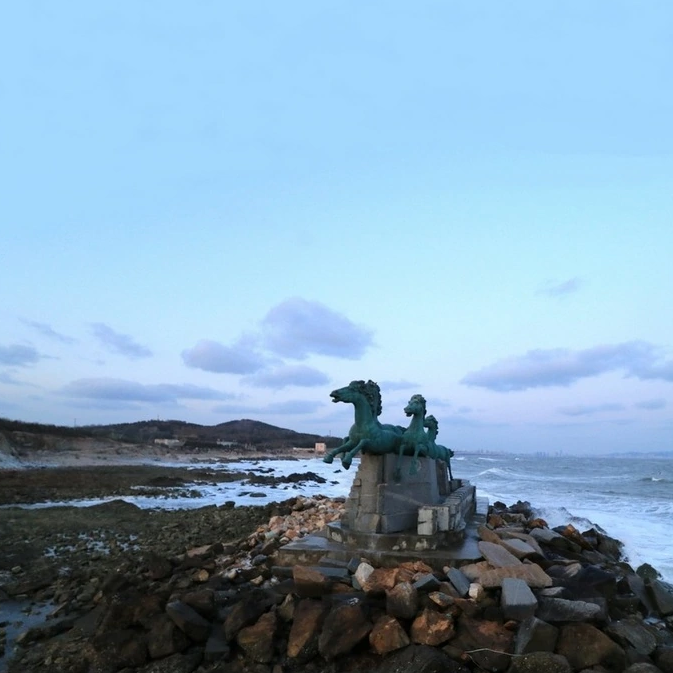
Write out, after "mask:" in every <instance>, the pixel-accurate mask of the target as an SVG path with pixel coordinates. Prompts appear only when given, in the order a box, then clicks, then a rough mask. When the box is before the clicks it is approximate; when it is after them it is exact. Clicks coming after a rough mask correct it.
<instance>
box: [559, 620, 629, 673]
mask: <svg viewBox="0 0 673 673" xmlns="http://www.w3.org/2000/svg"><path fill="white" fill-rule="evenodd" d="M556 652H557V653H558V654H562V655H563V656H564V657H565V658H566V659H567V660H568V661H569V662H570V665H571V666H572V667H573V668H574V669H575V670H578V671H581V670H582V669H583V668H591V667H592V666H603V668H605V669H606V670H608V671H610V672H611V673H612V672H614V673H621V671H623V670H624V668H626V655H625V653H624V650H623V649H622V648H621V647H619V645H617V643H616V642H615V641H614V640H612V639H611V638H609V637H608V636H606V635H605V634H604V633H603V632H602V631H600V630H598V629H597V628H596V627H595V626H593V625H592V624H585V623H580V624H566V625H564V626H562V627H561V630H560V633H559V638H558V642H557V644H556Z"/></svg>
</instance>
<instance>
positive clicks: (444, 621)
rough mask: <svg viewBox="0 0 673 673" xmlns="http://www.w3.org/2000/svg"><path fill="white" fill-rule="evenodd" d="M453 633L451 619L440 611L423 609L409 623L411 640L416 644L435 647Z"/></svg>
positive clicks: (451, 636)
mask: <svg viewBox="0 0 673 673" xmlns="http://www.w3.org/2000/svg"><path fill="white" fill-rule="evenodd" d="M454 635H455V629H454V626H453V619H452V618H451V617H450V616H448V615H445V614H442V613H441V612H435V611H434V610H430V609H427V608H426V609H425V610H423V612H421V613H420V614H419V615H418V617H416V619H414V621H413V623H412V625H411V640H412V641H413V642H414V643H416V644H417V645H430V646H432V647H436V646H437V645H441V644H442V643H445V642H447V641H448V640H451V638H453V636H454Z"/></svg>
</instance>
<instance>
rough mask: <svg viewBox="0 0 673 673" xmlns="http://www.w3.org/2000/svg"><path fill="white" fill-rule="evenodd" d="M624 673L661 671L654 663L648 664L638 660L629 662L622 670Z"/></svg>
mask: <svg viewBox="0 0 673 673" xmlns="http://www.w3.org/2000/svg"><path fill="white" fill-rule="evenodd" d="M624 673H661V669H660V668H658V667H657V666H655V665H654V664H648V663H647V662H645V661H639V662H637V663H635V664H631V665H630V666H629V667H628V668H626V669H625V670H624Z"/></svg>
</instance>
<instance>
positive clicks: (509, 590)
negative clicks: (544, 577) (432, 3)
mask: <svg viewBox="0 0 673 673" xmlns="http://www.w3.org/2000/svg"><path fill="white" fill-rule="evenodd" d="M500 606H501V607H502V610H503V614H504V616H505V619H516V620H519V621H521V620H523V619H526V617H531V616H532V615H534V614H535V610H536V608H537V598H535V596H534V595H533V592H532V591H531V590H530V589H529V588H528V585H527V584H526V583H525V582H524V581H523V580H520V579H515V578H513V577H506V578H505V579H504V580H503V581H502V596H501V598H500Z"/></svg>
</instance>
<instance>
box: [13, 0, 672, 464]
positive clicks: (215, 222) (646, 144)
mask: <svg viewBox="0 0 673 673" xmlns="http://www.w3.org/2000/svg"><path fill="white" fill-rule="evenodd" d="M5 19H6V20H5V21H4V22H3V23H4V25H3V27H2V29H0V30H1V31H2V35H1V36H0V37H1V39H0V56H2V62H3V63H4V67H3V70H2V78H1V81H0V84H1V87H0V96H1V98H0V129H2V130H1V131H0V156H1V157H2V162H0V172H1V174H0V203H1V204H2V210H1V212H2V232H3V233H2V246H0V297H1V302H0V415H1V416H4V417H9V418H19V419H23V420H29V421H40V422H47V423H58V424H66V425H71V424H73V423H75V422H76V423H77V424H85V423H108V422H119V421H135V420H143V419H148V418H162V419H169V418H178V419H183V420H188V421H194V422H198V423H204V424H209V425H210V424H215V423H219V422H223V421H227V420H232V419H236V418H254V419H258V420H262V421H265V422H269V423H273V424H276V425H281V426H283V427H289V428H293V429H296V430H304V431H309V432H317V433H323V434H327V433H330V434H333V435H343V434H345V433H346V432H347V430H348V427H349V424H350V422H351V418H352V408H351V407H349V406H347V405H342V404H340V405H334V404H332V403H331V401H330V399H329V392H330V391H331V390H332V389H334V388H337V387H341V386H342V385H345V384H347V383H348V382H349V381H351V380H352V379H365V380H366V379H373V380H375V381H378V382H379V383H380V385H381V388H382V394H383V406H384V411H383V415H382V417H381V420H382V421H384V422H392V423H399V424H403V423H406V419H405V417H404V415H403V412H402V409H403V407H404V405H405V403H406V401H407V400H408V399H409V397H410V396H411V395H412V394H414V393H422V394H423V395H424V396H425V397H426V398H427V399H428V412H429V413H433V414H434V415H435V416H437V418H438V419H439V421H440V435H439V439H440V440H441V441H442V443H443V444H445V445H447V446H452V447H455V448H456V449H457V450H460V449H461V448H463V449H466V450H467V449H488V450H507V451H572V452H578V453H592V452H604V451H613V450H616V451H627V450H636V451H637V450H666V449H673V443H672V441H671V437H672V435H673V432H672V431H673V417H672V413H671V411H672V409H673V311H671V306H672V303H671V302H672V300H671V296H672V291H673V264H672V263H671V258H672V253H671V251H672V250H673V222H672V217H671V213H672V208H671V194H672V193H673V134H672V133H671V122H670V120H671V119H673V83H672V81H671V80H672V72H673V8H671V6H670V4H669V3H667V2H663V1H662V2H647V1H645V2H642V3H637V4H636V3H631V2H612V1H611V2H602V1H597V2H592V3H579V2H576V3H561V2H547V3H533V2H521V3H510V4H508V5H503V4H502V3H497V2H469V3H468V2H445V1H442V2H419V3H414V4H413V6H412V5H411V4H409V3H397V2H386V3H383V2H370V3H352V4H349V3H342V2H339V3H337V2H325V3H315V2H293V3H289V4H288V3H284V4H282V3H281V4H279V3H268V2H259V3H253V4H248V6H246V7H236V6H235V3H219V2H201V3H192V4H191V5H190V6H189V7H188V6H187V5H186V4H185V3H177V2H169V1H167V0H164V1H163V2H161V3H159V2H146V3H137V2H124V1H122V2H115V3H108V2H100V3H90V2H74V1H73V2H68V3H50V2H30V1H27V2H23V3H14V5H13V6H12V7H10V8H9V9H8V10H7V11H6V12H5Z"/></svg>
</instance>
